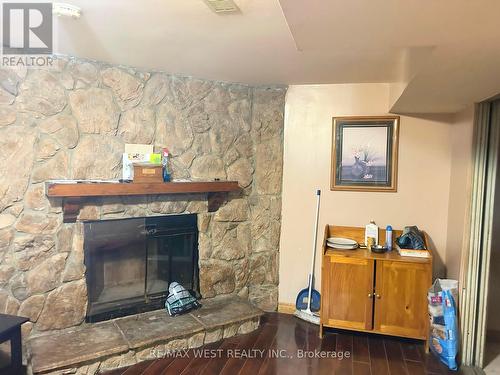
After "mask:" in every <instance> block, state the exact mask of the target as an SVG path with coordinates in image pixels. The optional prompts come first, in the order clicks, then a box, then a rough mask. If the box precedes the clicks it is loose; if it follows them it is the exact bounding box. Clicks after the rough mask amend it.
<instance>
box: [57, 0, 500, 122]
mask: <svg viewBox="0 0 500 375" xmlns="http://www.w3.org/2000/svg"><path fill="white" fill-rule="evenodd" d="M64 1H66V2H69V3H71V4H75V5H78V6H80V7H81V8H82V18H81V19H79V20H73V19H66V18H60V19H58V20H57V21H56V51H57V52H60V53H64V54H70V55H75V56H80V57H86V58H92V59H97V60H102V61H107V62H110V63H117V64H124V65H131V66H136V67H141V68H147V69H156V70H163V71H167V72H171V73H179V74H185V75H192V76H196V77H200V78H207V79H216V80H224V81H231V82H244V83H250V84H310V83H314V84H320V83H357V82H394V83H395V85H394V86H395V88H396V89H395V90H394V92H395V93H397V94H396V95H395V96H394V98H393V99H394V100H393V106H392V110H393V111H396V112H415V113H417V112H420V113H422V112H454V111H457V110H459V109H461V108H462V107H464V106H466V105H468V104H470V103H472V102H474V101H479V100H481V99H484V98H486V97H489V96H492V95H494V94H496V93H498V92H500V48H499V47H500V26H499V22H498V20H499V15H500V1H498V0H474V1H471V0H349V1H345V0H280V1H278V0H235V2H236V3H237V4H238V6H239V7H240V9H241V12H240V13H236V14H222V15H221V14H215V13H213V12H212V11H211V10H210V9H208V7H207V6H206V5H205V3H204V2H203V0H140V1H138V0H64Z"/></svg>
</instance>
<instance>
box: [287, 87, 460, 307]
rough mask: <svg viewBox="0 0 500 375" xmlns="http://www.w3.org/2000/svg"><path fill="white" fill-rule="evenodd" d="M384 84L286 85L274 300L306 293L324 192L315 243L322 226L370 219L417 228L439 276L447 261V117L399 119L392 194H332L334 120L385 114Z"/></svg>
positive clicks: (386, 93)
mask: <svg viewBox="0 0 500 375" xmlns="http://www.w3.org/2000/svg"><path fill="white" fill-rule="evenodd" d="M388 103H389V85H388V84H383V83H380V84H344V85H306V86H304V85H302V86H290V87H289V90H288V93H287V101H286V106H285V133H284V144H285V148H284V170H283V208H282V227H281V244H280V285H279V301H280V302H281V303H294V301H295V297H296V294H297V292H298V291H299V290H300V289H301V288H304V287H306V284H307V274H308V272H309V271H308V270H309V267H310V254H311V243H312V235H313V225H314V208H315V191H316V189H318V188H319V189H321V190H322V205H321V217H320V229H319V231H320V234H319V244H318V251H317V258H316V259H317V262H316V280H317V281H316V287H317V289H319V288H320V275H319V273H320V263H321V262H320V251H319V247H320V243H321V238H322V233H323V230H324V226H325V225H326V224H337V225H352V226H363V225H365V224H367V223H368V222H369V221H370V219H374V220H375V221H376V222H377V224H379V225H380V226H385V225H387V224H391V225H392V226H393V227H394V228H396V229H402V228H403V227H404V226H406V225H412V224H416V225H418V226H419V228H421V229H423V230H425V231H426V232H428V233H429V235H430V237H431V240H432V242H433V244H434V249H435V251H436V254H435V264H436V266H437V267H436V269H437V272H438V273H440V272H442V271H443V268H444V267H443V264H442V263H443V260H444V259H445V252H446V241H447V233H448V231H447V225H448V209H449V204H448V203H449V202H448V198H449V191H450V170H451V161H450V159H451V143H450V131H451V127H452V124H451V120H452V117H449V118H448V117H443V116H441V117H439V116H430V117H427V118H425V119H424V118H414V117H408V116H402V117H401V128H400V145H399V183H398V192H397V193H360V192H339V191H335V192H333V191H330V167H331V165H330V164H331V162H330V157H331V136H332V117H334V116H347V115H364V116H367V115H384V114H387V113H386V111H387V108H388Z"/></svg>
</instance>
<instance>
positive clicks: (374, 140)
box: [332, 116, 399, 191]
mask: <svg viewBox="0 0 500 375" xmlns="http://www.w3.org/2000/svg"><path fill="white" fill-rule="evenodd" d="M398 125H399V118H398V117H396V116H394V117H383V118H381V117H375V118H374V117H370V118H368V117H354V118H351V117H343V118H334V126H333V128H334V129H333V133H334V139H333V150H332V164H333V165H332V190H354V191H367V190H377V191H396V177H397V143H398V142H397V141H398V139H397V137H398Z"/></svg>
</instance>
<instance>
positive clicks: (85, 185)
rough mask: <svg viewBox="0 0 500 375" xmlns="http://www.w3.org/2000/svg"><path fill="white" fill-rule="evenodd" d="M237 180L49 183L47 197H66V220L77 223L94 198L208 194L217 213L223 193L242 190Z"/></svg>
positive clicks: (210, 204)
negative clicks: (89, 199) (83, 209)
mask: <svg viewBox="0 0 500 375" xmlns="http://www.w3.org/2000/svg"><path fill="white" fill-rule="evenodd" d="M238 190H240V187H239V185H238V182H237V181H190V182H166V183H141V184H139V183H110V182H102V183H99V182H78V183H56V182H47V183H46V186H45V191H46V194H47V196H48V197H49V198H63V215H64V217H63V221H64V222H65V223H74V222H76V219H77V217H78V213H79V212H80V208H81V206H82V205H84V204H85V199H86V198H90V197H116V196H133V195H163V194H202V193H208V207H209V211H210V212H213V211H216V210H217V209H218V208H219V206H220V205H221V204H222V202H223V201H224V200H225V196H224V194H222V193H228V192H231V191H238Z"/></svg>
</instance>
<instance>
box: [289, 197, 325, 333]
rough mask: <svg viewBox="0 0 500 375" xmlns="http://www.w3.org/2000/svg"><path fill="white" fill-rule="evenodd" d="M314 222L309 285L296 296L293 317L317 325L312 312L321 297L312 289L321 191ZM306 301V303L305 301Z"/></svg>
mask: <svg viewBox="0 0 500 375" xmlns="http://www.w3.org/2000/svg"><path fill="white" fill-rule="evenodd" d="M316 196H317V201H316V220H315V223H314V235H313V238H314V240H313V248H312V260H311V272H309V278H308V279H309V284H308V287H307V288H306V289H302V290H301V291H300V292H299V294H298V295H297V301H296V303H295V307H296V310H295V313H294V315H295V316H296V317H297V318H299V319H302V320H305V321H306V322H310V323H313V324H318V325H319V315H318V314H317V313H316V312H314V311H313V310H316V311H318V310H319V308H320V299H321V296H320V294H319V292H318V291H317V290H316V289H314V288H313V281H314V263H315V260H316V244H317V242H318V221H319V204H320V196H321V190H318V191H317V192H316ZM306 300H307V303H305V301H306Z"/></svg>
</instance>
